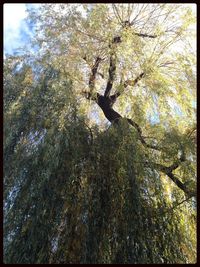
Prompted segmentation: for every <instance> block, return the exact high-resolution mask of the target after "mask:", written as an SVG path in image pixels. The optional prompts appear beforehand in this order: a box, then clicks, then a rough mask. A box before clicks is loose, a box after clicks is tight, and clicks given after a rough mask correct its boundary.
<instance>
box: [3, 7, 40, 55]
mask: <svg viewBox="0 0 200 267" xmlns="http://www.w3.org/2000/svg"><path fill="white" fill-rule="evenodd" d="M38 6H39V5H38V4H4V6H3V21H4V56H5V55H6V54H11V55H13V54H15V53H17V52H18V51H19V48H20V47H22V46H24V45H25V46H27V45H28V44H29V43H30V42H29V39H30V37H31V36H32V35H33V31H32V30H31V26H30V25H29V24H28V23H27V21H26V20H25V19H26V17H27V15H28V13H27V12H26V9H27V7H29V8H30V7H33V8H37V7H38Z"/></svg>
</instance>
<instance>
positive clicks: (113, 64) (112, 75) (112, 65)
mask: <svg viewBox="0 0 200 267" xmlns="http://www.w3.org/2000/svg"><path fill="white" fill-rule="evenodd" d="M115 73H116V54H115V52H113V51H112V52H111V55H110V66H109V77H108V82H107V86H106V90H105V93H104V96H105V97H109V96H110V91H111V89H112V86H113V82H114V78H115Z"/></svg>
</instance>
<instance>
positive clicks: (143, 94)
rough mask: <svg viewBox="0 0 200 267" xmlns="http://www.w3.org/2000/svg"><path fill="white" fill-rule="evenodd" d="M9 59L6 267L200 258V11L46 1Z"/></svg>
mask: <svg viewBox="0 0 200 267" xmlns="http://www.w3.org/2000/svg"><path fill="white" fill-rule="evenodd" d="M28 20H29V21H30V22H31V25H33V26H34V33H35V34H34V39H33V41H32V44H33V49H34V50H30V51H34V52H30V51H27V52H24V54H23V55H21V56H10V57H7V58H6V60H5V63H4V261H5V263H194V262H195V261H196V230H195V227H196V189H195V188H196V141H195V130H196V126H195V124H196V117H195V115H196V113H195V103H196V95H195V94H196V88H195V86H196V72H195V64H196V63H195V51H193V48H194V46H193V44H194V39H195V31H194V29H195V28H194V27H193V26H192V25H193V24H194V23H195V17H194V14H193V12H192V10H191V8H190V6H188V5H184V4H173V5H171V4H116V5H115V4H112V5H111V4H92V5H90V4H85V5H75V4H71V5H69V4H68V5H62V4H44V5H41V8H40V9H39V10H37V13H36V12H35V11H34V10H29V17H28Z"/></svg>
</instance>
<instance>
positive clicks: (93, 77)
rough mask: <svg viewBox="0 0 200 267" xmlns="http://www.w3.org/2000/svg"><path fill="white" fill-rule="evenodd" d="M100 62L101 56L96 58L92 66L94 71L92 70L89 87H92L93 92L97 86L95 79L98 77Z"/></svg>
mask: <svg viewBox="0 0 200 267" xmlns="http://www.w3.org/2000/svg"><path fill="white" fill-rule="evenodd" d="M100 62H101V58H100V57H97V58H96V60H95V63H94V65H93V67H92V71H91V74H90V79H89V88H90V91H91V92H92V91H93V89H94V86H95V79H96V74H97V69H98V66H99V63H100Z"/></svg>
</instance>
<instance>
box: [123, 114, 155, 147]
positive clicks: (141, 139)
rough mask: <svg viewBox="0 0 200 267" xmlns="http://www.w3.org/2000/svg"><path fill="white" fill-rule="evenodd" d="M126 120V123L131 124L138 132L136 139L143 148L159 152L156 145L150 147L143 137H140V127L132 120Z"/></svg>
mask: <svg viewBox="0 0 200 267" xmlns="http://www.w3.org/2000/svg"><path fill="white" fill-rule="evenodd" d="M127 120H128V123H129V124H131V125H132V126H133V127H134V128H135V129H136V130H137V132H138V137H139V139H140V141H141V143H142V144H143V145H144V146H145V147H148V148H152V149H155V150H160V148H159V147H158V146H156V145H150V144H147V143H146V141H145V140H144V137H143V136H142V130H141V128H140V126H139V125H138V124H137V123H136V122H134V121H133V120H131V119H127Z"/></svg>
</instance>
